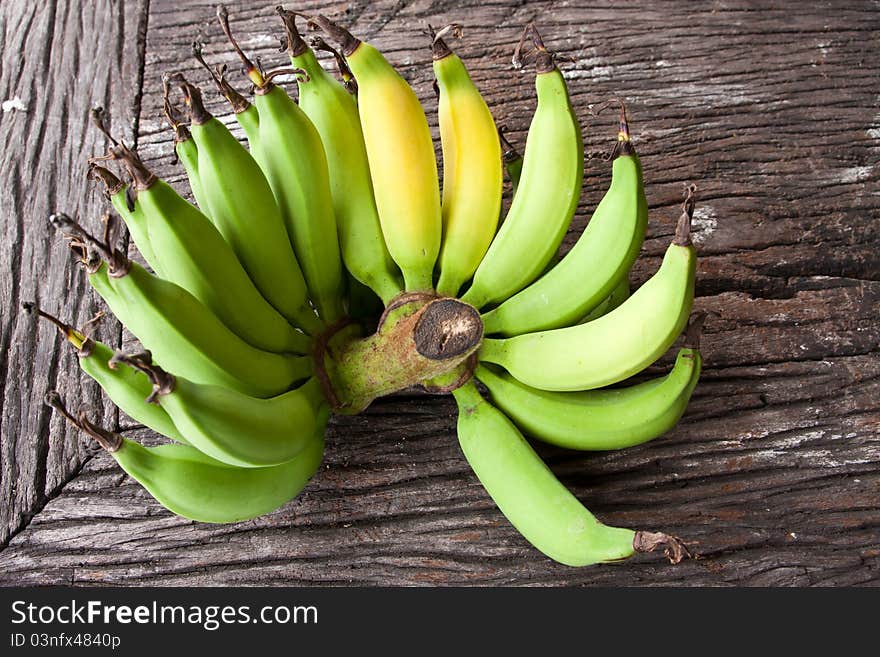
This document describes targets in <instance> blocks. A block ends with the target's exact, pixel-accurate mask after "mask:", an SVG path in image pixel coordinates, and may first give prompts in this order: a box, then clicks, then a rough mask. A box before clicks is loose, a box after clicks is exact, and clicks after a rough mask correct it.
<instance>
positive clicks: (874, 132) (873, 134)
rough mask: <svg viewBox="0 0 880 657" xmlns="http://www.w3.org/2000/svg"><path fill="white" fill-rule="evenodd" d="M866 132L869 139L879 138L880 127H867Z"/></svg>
mask: <svg viewBox="0 0 880 657" xmlns="http://www.w3.org/2000/svg"><path fill="white" fill-rule="evenodd" d="M867 133H868V136H869V137H870V138H871V139H880V128H868V130H867Z"/></svg>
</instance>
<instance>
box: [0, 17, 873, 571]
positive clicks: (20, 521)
mask: <svg viewBox="0 0 880 657" xmlns="http://www.w3.org/2000/svg"><path fill="white" fill-rule="evenodd" d="M212 4H213V3H212V2H207V1H206V2H198V3H196V2H181V1H180V0H176V1H173V2H170V1H167V0H116V1H112V2H111V1H110V0H99V1H95V2H69V3H68V2H59V1H58V0H49V1H47V2H40V3H31V2H25V1H24V0H10V1H9V2H4V3H3V4H2V6H0V39H2V40H0V48H2V69H0V100H3V101H8V102H4V105H3V112H2V113H0V172H2V174H0V175H2V177H3V179H2V184H0V195H2V196H0V200H2V202H0V213H2V239H3V242H2V244H3V248H2V250H0V254H2V255H0V258H2V268H0V281H2V284H0V307H2V334H0V347H2V358H0V397H2V404H3V406H2V444H0V452H2V453H0V461H2V483H0V500H2V501H0V584H5V585H10V584H12V585H16V584H77V585H106V584H124V585H143V584H161V585H198V584H210V585H221V584H222V585H231V584H265V585H303V584H325V585H326V584H339V585H348V584H386V585H387V584H391V585H446V584H455V585H462V584H479V585H513V584H527V585H614V586H620V585H658V584H665V585H710V586H715V585H798V586H800V585H830V584H834V585H849V584H875V585H876V584H877V583H878V582H880V574H878V573H880V570H878V568H880V437H878V429H880V383H878V381H880V378H878V377H880V349H878V342H880V324H878V321H877V318H878V313H880V187H878V185H877V183H878V169H877V164H878V155H880V148H878V147H880V96H878V89H880V85H878V81H880V75H878V73H880V52H878V49H877V43H878V33H880V30H878V28H880V10H878V7H877V6H876V3H873V2H860V3H840V2H837V3H834V2H832V3H826V4H823V5H821V6H819V5H817V4H815V3H802V2H789V3H787V5H788V6H787V7H783V8H778V9H766V8H761V5H762V4H763V5H768V6H769V5H770V4H771V3H754V2H711V3H690V2H665V3H641V4H643V5H644V6H641V7H638V6H636V3H610V2H597V3H590V5H591V6H590V8H577V5H579V4H580V3H575V2H547V1H540V2H508V1H500V2H491V1H490V2H486V1H481V2H466V3H451V2H433V3H431V2H407V1H402V2H391V1H390V0H383V1H381V2H376V3H370V2H354V3H351V4H348V5H346V4H344V3H335V4H330V5H322V4H321V3H316V2H311V1H310V2H303V3H301V4H299V5H298V6H297V7H295V8H296V9H299V10H302V11H304V12H315V11H318V10H319V9H320V10H322V11H325V12H329V13H331V14H332V15H335V16H336V17H338V18H339V19H340V20H342V21H343V22H344V23H345V24H347V25H349V26H350V27H351V28H352V29H353V31H354V32H355V33H356V34H358V35H359V36H362V37H364V38H367V39H369V40H370V41H372V42H374V43H375V44H376V45H378V46H379V47H380V48H381V49H382V50H383V51H385V53H386V54H387V55H388V57H389V58H390V60H391V61H392V62H393V63H395V64H396V65H398V66H399V67H400V69H401V71H402V72H403V74H404V75H405V76H406V77H407V79H408V80H409V81H410V82H411V83H412V84H413V86H414V87H415V89H416V91H417V93H418V94H419V95H420V97H421V98H422V99H423V100H424V102H425V104H426V107H427V110H428V115H429V117H430V118H431V120H432V122H433V126H432V127H433V129H434V130H435V134H436V112H435V110H436V102H435V99H434V96H433V93H432V91H431V82H432V73H431V69H430V53H429V50H428V47H427V45H428V42H427V38H426V37H425V36H424V35H423V33H422V31H421V30H423V28H424V27H425V25H426V23H430V24H432V25H434V26H440V25H443V24H446V23H449V22H453V21H454V22H461V23H464V25H465V26H466V29H465V34H464V39H463V40H461V41H460V42H455V44H454V46H455V47H456V49H457V51H458V52H459V53H460V54H461V55H462V56H463V57H464V58H465V59H466V61H467V63H468V65H469V66H470V69H471V72H472V74H473V77H474V78H475V80H476V81H477V83H478V84H479V86H480V87H481V89H482V90H483V91H484V92H485V94H486V97H487V100H488V102H489V105H490V107H491V108H492V110H493V112H494V113H495V116H496V118H497V120H498V122H499V123H504V124H506V125H507V126H508V128H509V133H508V134H509V136H510V137H511V139H512V140H513V141H515V142H516V143H518V144H519V145H522V144H523V143H524V138H525V129H526V128H527V126H528V122H529V119H530V116H531V112H532V111H533V107H534V91H533V86H532V83H531V77H530V76H531V73H530V72H529V71H528V70H526V71H525V72H523V73H520V72H516V71H513V70H512V68H511V66H510V56H511V52H512V50H513V47H514V45H515V43H516V41H517V39H518V37H519V33H520V30H521V28H522V26H523V25H524V24H525V23H526V22H527V21H529V20H532V19H534V20H536V21H537V22H538V24H539V25H540V27H541V29H542V32H543V34H544V36H545V39H546V41H547V43H548V46H549V47H550V48H551V49H552V50H554V51H556V52H557V53H559V54H560V66H561V68H562V69H563V70H564V71H565V73H566V76H567V78H568V80H569V82H570V87H571V92H572V96H573V102H574V105H575V107H576V108H577V111H578V112H579V115H580V117H581V120H582V123H583V124H584V126H585V138H586V147H587V149H588V150H589V151H604V152H607V151H608V149H609V147H610V146H611V144H612V143H613V139H614V136H615V124H614V120H615V117H614V115H613V112H609V113H604V114H601V115H599V116H591V115H590V112H589V109H590V107H591V106H593V105H597V104H598V103H601V102H602V101H606V100H608V99H610V98H615V97H616V98H622V99H624V100H625V101H626V102H627V105H628V108H629V114H630V118H631V123H632V128H633V131H634V134H635V139H636V142H635V143H636V145H637V147H638V149H639V151H640V153H641V154H642V159H643V163H644V168H645V175H646V179H647V184H648V188H647V194H648V199H649V202H650V207H651V219H650V226H649V229H648V239H647V240H646V242H645V245H644V248H643V253H642V257H641V258H640V259H639V261H638V263H637V265H636V266H635V268H634V271H633V282H634V284H639V283H641V282H643V281H644V280H645V279H646V278H647V277H648V276H649V275H650V274H651V273H652V272H653V271H655V269H656V267H657V266H658V263H659V260H660V256H661V255H662V252H663V250H664V249H665V247H666V245H667V243H668V242H669V239H670V236H671V233H672V228H673V225H674V220H675V218H676V216H677V215H678V208H679V203H680V198H681V192H682V186H683V184H684V183H687V182H695V183H696V184H697V185H698V186H699V206H698V209H697V213H696V222H695V224H696V234H695V238H696V244H697V247H698V249H699V253H700V262H699V271H698V281H697V294H698V299H697V301H696V307H697V308H698V309H703V310H709V311H713V312H714V313H715V314H714V315H712V316H710V318H709V320H708V322H707V325H706V330H705V335H704V340H703V343H704V353H705V359H706V365H705V371H704V374H703V377H702V380H701V383H700V385H699V386H698V388H697V390H696V393H695V395H694V399H693V401H692V403H691V405H690V407H689V409H688V411H687V414H686V416H685V417H684V419H683V420H682V422H681V423H680V425H679V426H678V427H677V428H676V429H675V430H674V431H672V432H671V433H669V434H667V435H666V436H665V437H663V438H661V439H658V440H656V441H654V442H653V443H650V444H648V445H645V446H642V447H637V448H632V449H627V450H623V451H618V452H612V453H606V454H581V453H574V452H568V451H564V450H558V449H550V448H547V447H544V446H538V449H539V451H540V453H541V454H542V455H543V456H544V457H545V458H546V460H547V462H548V464H549V465H550V466H551V468H552V469H553V470H554V471H555V472H556V473H557V474H558V476H559V477H560V478H561V479H562V481H563V482H564V483H565V484H566V485H567V486H569V487H570V489H571V490H572V491H573V492H574V493H575V494H576V495H577V496H578V497H579V498H580V499H581V500H583V501H584V502H585V503H586V504H587V505H588V506H589V508H591V509H592V510H593V511H594V512H595V513H596V514H597V515H598V516H599V517H600V518H601V519H602V520H604V521H606V522H608V523H612V524H617V525H622V526H627V527H635V528H645V529H658V530H663V531H667V532H671V533H674V534H676V535H679V536H681V537H683V538H685V539H686V540H689V541H691V542H696V543H698V545H697V550H698V551H699V553H700V554H701V556H702V558H701V559H699V560H693V561H688V562H684V563H682V564H680V565H678V566H670V565H669V564H668V563H666V561H665V560H664V559H663V558H662V556H659V555H642V556H639V557H637V558H635V559H633V560H631V561H628V562H625V563H620V564H615V565H607V566H598V567H591V568H584V569H572V568H567V567H563V566H560V565H557V564H555V563H553V562H551V561H549V560H548V559H546V558H544V557H543V556H542V555H540V554H539V553H537V552H536V551H535V550H534V549H532V548H531V547H530V546H529V545H528V544H527V543H526V542H525V541H524V540H523V539H522V538H521V537H520V536H519V535H518V534H517V532H516V531H515V530H514V529H513V528H512V527H511V526H510V525H509V524H508V523H507V522H506V521H505V519H504V518H503V516H502V515H501V514H500V512H499V511H498V510H497V509H496V508H495V507H494V506H493V504H492V502H491V500H490V499H489V498H488V496H487V495H486V493H485V492H484V491H483V489H482V488H481V486H480V485H479V483H478V482H477V480H476V478H475V477H474V475H473V473H472V472H471V471H470V469H469V468H468V465H467V463H466V462H465V460H464V458H463V457H462V455H461V453H460V451H459V449H458V446H457V443H456V438H455V418H456V415H455V407H454V404H453V403H452V400H451V398H450V397H448V396H445V397H432V396H427V395H421V394H418V393H416V392H412V393H406V394H400V395H396V396H394V397H392V398H388V399H383V400H380V401H378V402H376V403H375V404H373V406H372V407H371V408H370V409H369V410H368V411H367V412H365V413H363V414H362V415H359V416H356V417H340V418H336V419H334V420H333V422H332V424H331V427H330V430H329V434H328V449H327V453H326V460H325V465H324V467H323V468H322V469H321V470H320V472H319V474H318V475H317V476H316V477H315V478H314V480H313V481H312V483H311V484H310V485H309V486H308V488H307V489H306V491H305V492H304V493H303V494H302V495H301V496H300V497H299V498H298V499H296V500H295V501H293V502H291V503H290V504H288V505H286V506H285V507H284V508H282V509H280V510H279V511H277V512H275V513H272V514H270V515H267V516H265V517H262V518H259V519H257V520H254V521H251V522H245V523H240V524H236V525H228V526H211V525H205V524H199V523H194V522H190V521H187V520H183V519H180V518H177V517H175V516H173V515H171V514H169V513H168V512H166V511H165V510H163V509H162V508H161V507H160V506H159V505H158V504H156V503H155V502H154V501H153V500H152V499H151V498H150V497H149V496H148V495H147V494H146V493H145V491H144V490H143V489H142V488H141V487H140V486H139V485H137V484H136V483H134V482H133V481H132V480H131V479H129V478H128V477H127V476H125V475H124V474H123V473H122V471H121V470H120V469H119V468H118V467H117V466H116V464H115V463H114V461H113V460H112V458H110V457H109V456H108V455H106V454H104V453H103V452H100V450H98V449H96V448H95V447H94V446H93V445H91V444H89V442H88V441H87V439H85V438H84V437H82V436H80V435H75V434H74V433H73V432H71V431H70V430H69V429H67V428H65V427H64V426H63V425H62V423H61V421H60V420H59V419H58V417H56V416H53V415H52V413H51V412H50V411H49V409H48V408H47V407H45V406H43V405H42V397H43V395H44V393H45V392H46V391H47V390H49V389H52V388H57V389H59V390H61V391H63V392H64V394H65V395H66V397H67V399H68V401H69V402H70V403H71V404H72V405H74V406H77V405H79V404H81V403H87V404H90V405H92V406H94V407H95V408H96V409H103V411H102V413H103V416H104V420H105V422H107V423H108V424H109V425H110V426H116V427H117V428H119V429H120V430H122V431H124V433H125V434H126V435H128V436H130V437H133V438H137V439H144V440H147V441H150V440H153V439H154V438H153V437H151V436H149V435H148V432H146V431H145V430H143V429H141V428H138V427H136V426H132V423H131V421H130V420H129V419H128V418H126V417H125V416H123V415H120V414H118V413H117V412H116V411H115V410H114V409H113V408H112V407H110V406H109V405H107V404H105V403H104V402H102V401H101V396H100V394H99V390H98V388H97V386H96V385H95V384H93V383H92V382H91V381H90V380H86V378H85V377H84V376H83V375H81V374H80V372H79V370H78V367H77V363H76V358H75V356H74V355H73V353H72V352H71V350H70V349H69V348H68V347H67V346H66V345H65V344H63V343H62V341H61V340H60V339H59V337H58V335H57V333H56V332H55V331H54V330H53V329H51V328H50V327H49V326H36V325H35V323H34V321H33V320H32V319H31V318H30V317H28V316H27V315H25V314H23V313H22V312H20V310H19V306H20V304H21V302H23V301H26V300H33V299H36V300H38V301H39V303H40V304H41V305H42V306H43V307H44V308H46V309H47V310H49V311H51V312H54V313H57V314H58V315H60V316H61V317H64V318H67V319H68V320H71V321H74V322H79V323H82V322H85V321H87V320H88V319H89V318H90V317H92V316H93V315H94V314H95V313H96V312H97V311H99V310H101V309H102V302H100V300H99V299H98V298H97V296H96V295H95V294H94V293H93V292H92V291H91V290H90V289H89V288H88V286H87V284H86V282H85V279H84V276H83V274H82V272H81V271H80V270H79V269H78V268H77V267H76V266H75V265H74V263H73V262H72V261H71V257H70V256H69V254H68V250H67V248H66V247H65V246H64V245H63V244H62V242H61V240H60V239H59V238H58V236H57V235H54V234H52V232H51V231H50V230H49V229H48V226H47V222H46V218H47V215H48V213H49V212H50V211H53V210H56V209H58V210H65V211H67V212H68V213H71V214H77V215H79V217H80V218H81V219H82V220H83V221H85V222H87V223H90V224H91V225H92V226H95V225H97V220H98V217H99V215H100V212H101V211H102V209H103V208H104V207H105V206H106V203H105V201H104V199H103V198H102V196H101V193H100V191H99V190H97V189H96V188H95V187H93V186H92V185H90V184H89V183H88V182H87V181H86V178H85V160H86V158H87V157H89V156H91V155H94V154H98V153H100V152H102V151H103V150H104V148H105V146H106V144H105V141H104V138H103V137H102V136H101V135H100V134H98V132H97V131H96V130H95V129H93V128H92V127H90V126H89V124H88V110H89V108H90V107H92V106H95V105H103V106H105V107H107V108H108V109H109V110H110V112H111V115H112V129H113V131H114V132H115V133H116V134H118V135H121V136H122V137H124V138H125V140H126V141H127V142H128V143H129V144H132V145H135V146H136V147H137V148H138V150H139V152H140V154H141V155H142V156H143V157H144V159H145V160H146V162H147V164H148V165H149V166H151V167H152V168H154V169H155V171H157V172H158V173H159V174H160V175H162V176H163V177H166V178H167V179H169V180H170V181H171V182H172V183H173V184H175V185H177V186H178V188H179V189H181V190H184V189H185V186H184V179H183V175H182V169H181V167H180V166H179V165H176V164H174V162H173V159H174V158H173V152H172V143H171V134H170V131H169V129H168V127H167V125H165V124H164V123H163V118H162V115H161V82H160V80H161V74H162V73H163V72H164V71H170V70H181V71H183V72H185V73H186V74H188V76H189V77H190V78H191V79H192V80H193V81H197V82H198V83H199V84H201V85H203V86H204V87H205V88H206V95H207V97H208V99H209V109H211V110H213V111H215V112H217V113H218V114H222V116H223V118H224V120H226V121H227V122H229V121H231V120H232V119H231V116H230V114H229V111H228V108H227V107H226V106H225V105H224V103H223V102H221V101H220V100H219V99H218V98H217V97H216V94H214V93H213V92H212V91H210V90H208V83H207V80H206V76H205V75H204V74H203V72H202V71H200V70H199V69H198V67H197V65H196V64H195V62H194V61H193V60H192V58H191V57H190V55H189V44H190V42H191V41H192V40H193V39H194V38H199V39H202V40H204V41H205V42H206V43H207V48H206V52H207V53H208V57H209V60H210V61H212V62H220V61H225V62H229V63H230V64H231V65H232V71H233V73H232V78H233V79H234V80H235V81H236V83H237V84H240V85H241V86H243V84H242V82H243V78H242V77H241V76H240V75H239V72H238V67H237V66H236V65H235V63H234V59H233V57H232V55H231V53H230V51H229V49H228V47H227V46H226V44H225V43H224V40H223V38H222V36H221V34H220V31H219V29H218V27H217V25H216V22H215V20H214V12H213V8H212ZM247 4H250V3H247ZM274 4H275V3H272V2H266V3H263V4H262V6H260V8H259V9H258V10H251V11H250V12H246V11H245V9H244V6H245V3H236V4H233V5H230V11H231V13H232V22H233V28H234V29H235V31H236V32H237V34H238V35H240V37H241V42H242V45H243V47H244V48H245V49H247V50H248V51H249V52H251V53H256V54H258V55H259V56H260V57H261V59H262V60H263V61H264V62H265V64H267V65H268V66H276V65H280V64H283V63H284V59H285V58H284V56H283V55H282V54H279V53H278V52H277V40H276V37H277V36H279V35H280V34H281V29H280V24H279V22H278V20H277V17H276V16H275V14H274ZM772 4H779V3H772ZM16 99H19V100H20V102H18V101H17V100H16ZM608 180H609V164H608V163H607V162H604V161H602V160H601V158H594V159H591V160H590V161H589V162H588V165H587V176H586V181H585V186H584V193H583V197H582V202H581V207H580V210H579V213H578V215H577V217H576V218H575V220H574V222H573V224H572V228H571V231H570V232H569V234H568V237H567V239H566V242H565V244H564V248H568V247H569V246H570V245H571V244H572V243H573V242H574V240H575V239H576V238H577V236H578V234H579V232H580V230H581V229H582V228H583V227H584V225H585V223H586V221H587V218H588V217H589V212H590V209H591V208H592V207H594V206H595V204H596V203H597V201H598V200H599V198H601V194H602V193H603V191H604V189H605V188H606V186H607V184H608ZM99 336H100V337H101V338H102V339H103V340H105V341H108V342H110V343H112V344H115V345H120V344H123V343H124V342H126V341H127V340H128V338H127V337H126V334H125V333H124V332H123V330H122V328H121V327H120V326H119V325H118V324H116V323H115V320H112V319H111V320H105V321H104V322H103V324H102V326H101V327H100V330H99ZM668 362H669V358H666V359H665V360H664V361H662V362H661V363H660V364H659V365H658V366H655V367H654V368H652V369H651V370H650V371H649V373H651V372H659V371H662V370H663V368H664V366H665V365H667V364H668Z"/></svg>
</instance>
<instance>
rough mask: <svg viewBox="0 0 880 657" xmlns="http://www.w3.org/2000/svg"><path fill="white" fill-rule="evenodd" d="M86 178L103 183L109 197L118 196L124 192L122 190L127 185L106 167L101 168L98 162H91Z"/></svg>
mask: <svg viewBox="0 0 880 657" xmlns="http://www.w3.org/2000/svg"><path fill="white" fill-rule="evenodd" d="M86 178H88V179H89V180H94V181H96V182H100V183H103V185H104V193H105V194H106V195H107V196H108V197H110V196H114V195H116V194H118V193H119V192H120V191H122V188H123V187H125V183H124V182H122V180H120V179H119V178H118V177H116V175H115V174H114V173H113V172H112V171H110V170H109V169H107V168H106V167H102V166H100V165H99V164H97V163H96V162H89V164H88V169H87V171H86Z"/></svg>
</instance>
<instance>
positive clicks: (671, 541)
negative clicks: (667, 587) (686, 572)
mask: <svg viewBox="0 0 880 657" xmlns="http://www.w3.org/2000/svg"><path fill="white" fill-rule="evenodd" d="M657 548H663V554H665V555H666V558H667V559H669V563H671V564H677V563H680V562H681V561H683V560H684V559H695V558H696V557H695V556H694V555H692V554H691V552H690V550H688V548H687V546H686V545H685V544H684V541H682V540H681V539H680V538H678V537H676V536H671V535H670V534H664V533H662V532H645V531H637V532H636V535H635V537H634V538H633V549H634V550H635V551H636V552H654V551H655V550H657Z"/></svg>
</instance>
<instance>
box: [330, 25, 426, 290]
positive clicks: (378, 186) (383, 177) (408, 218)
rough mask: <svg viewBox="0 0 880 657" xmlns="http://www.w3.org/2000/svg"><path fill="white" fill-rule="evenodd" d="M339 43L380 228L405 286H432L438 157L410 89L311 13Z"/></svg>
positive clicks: (374, 55)
mask: <svg viewBox="0 0 880 657" xmlns="http://www.w3.org/2000/svg"><path fill="white" fill-rule="evenodd" d="M314 21H315V23H317V24H318V25H319V26H320V27H321V28H322V29H323V30H324V31H325V32H327V33H328V34H330V35H331V36H332V37H333V38H335V39H337V40H338V41H339V42H340V43H341V50H342V54H343V55H345V57H346V59H347V62H348V65H349V66H350V67H351V71H352V73H353V74H354V77H355V80H357V85H358V112H359V114H360V119H361V127H362V128H363V134H364V143H365V145H366V149H367V158H368V160H369V164H370V175H371V178H372V181H373V191H374V193H375V197H376V207H377V208H378V210H379V219H380V221H381V224H382V233H383V235H384V236H385V243H386V245H387V246H388V251H389V253H391V257H392V258H394V261H395V262H396V263H397V265H398V266H399V267H400V269H401V271H402V272H403V278H404V282H405V286H406V289H407V290H408V291H417V290H422V291H425V290H432V289H433V288H434V282H433V275H434V263H435V262H436V260H437V254H438V253H439V251H440V239H441V233H442V222H441V218H440V187H439V182H438V177H437V161H436V159H435V156H434V144H433V141H432V139H431V130H430V129H429V127H428V120H427V118H426V117H425V112H424V110H423V109H422V106H421V104H420V103H419V99H418V98H417V97H416V94H415V92H413V90H412V88H411V87H410V86H409V84H407V82H406V80H404V79H403V78H402V77H401V76H400V74H399V73H398V72H397V71H396V70H395V69H394V67H393V66H391V64H389V63H388V61H387V60H386V59H385V57H383V56H382V53H380V52H379V51H378V50H377V49H376V48H374V47H373V46H371V45H370V44H369V43H365V42H363V41H360V40H359V39H356V38H355V37H354V36H352V35H351V34H350V33H349V32H348V31H346V30H344V29H343V28H341V27H340V26H338V25H336V24H335V23H333V22H332V21H330V20H328V19H327V18H326V17H324V16H317V17H315V18H314Z"/></svg>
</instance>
